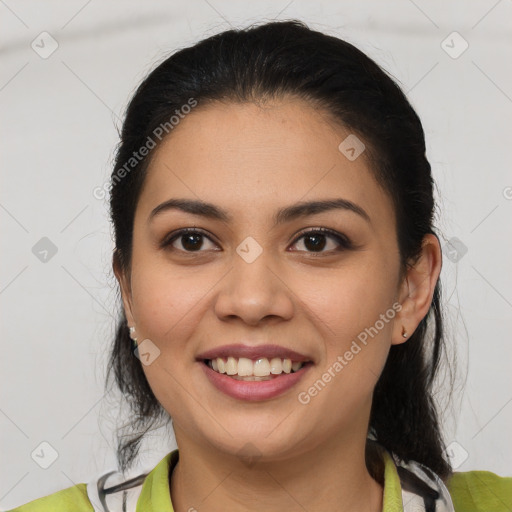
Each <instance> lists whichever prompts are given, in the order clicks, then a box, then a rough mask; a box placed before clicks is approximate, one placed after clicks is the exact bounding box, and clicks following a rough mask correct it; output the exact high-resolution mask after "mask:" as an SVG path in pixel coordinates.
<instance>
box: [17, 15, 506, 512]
mask: <svg viewBox="0 0 512 512" xmlns="http://www.w3.org/2000/svg"><path fill="white" fill-rule="evenodd" d="M110 192H111V216H112V221H113V225H114V234H115V244H116V250H115V253H114V257H113V270H114V273H115V275H116V278H117V279H118V282H119V285H120V291H121V296H122V302H123V315H122V318H121V320H120V322H119V325H118V328H117V336H116V339H115V342H114V345H113V350H112V354H111V361H110V362H111V365H110V371H111V373H110V377H111V376H112V375H113V376H114V377H115V379H116V382H117V384H118V386H119V388H120V389H121V391H122V392H123V394H124V395H125V397H126V398H127V400H128V403H129V404H130V405H131V407H132V411H133V427H134V429H133V431H134V432H137V433H135V434H133V435H132V436H128V438H126V437H124V436H123V437H120V444H119V449H118V456H119V465H120V470H121V471H122V472H124V471H126V469H128V468H129V467H130V466H131V465H132V464H133V462H134V460H135V458H136V455H137V452H138V447H139V444H140V442H141V439H142V437H143V435H144V433H145V432H147V431H148V430H149V429H150V428H151V427H152V426H153V425H154V424H156V422H157V421H158V420H159V419H162V418H166V417H167V418H172V425H173V429H174V433H175V436H176V441H177V446H178V450H174V451H173V452H171V453H169V454H168V455H167V456H166V457H165V458H163V459H162V461H161V462H160V463H159V464H158V465H157V466H156V467H155V468H154V469H153V470H152V471H151V472H150V473H149V475H141V476H140V477H139V478H135V479H131V480H129V481H122V478H121V475H122V473H120V474H118V475H116V474H105V475H102V476H101V478H99V479H97V480H94V481H93V482H91V483H90V484H89V485H87V486H86V484H79V485H76V486H74V487H70V488H68V489H65V490H63V491H60V492H59V493H56V494H53V495H51V496H49V497H46V498H41V499H39V500H35V501H33V502H32V503H30V504H27V505H25V506H21V507H19V508H17V509H15V510H19V511H20V512H31V511H39V510H54V511H60V510H62V511H63V510H66V511H75V510H76V511H82V510H83V511H85V510H111V511H113V510H137V512H140V511H145V512H146V511H159V512H169V511H171V510H174V511H176V512H184V511H193V510H199V511H200V510H208V511H221V510H222V511H225V510H229V511H231V510H234V511H252V510H270V511H274V510H275V511H278V510H287V511H295V510H297V511H299V510H301V511H304V510H307V511H318V510H322V511H340V510H347V511H348V510H350V511H366V512H367V511H372V512H377V511H381V510H385V511H395V510H396V511H398V510H402V509H403V507H404V508H405V510H415V511H419V510H427V511H434V510H436V511H438V512H439V511H449V510H455V511H457V512H459V511H479V510H482V511H484V510H485V511H486V512H489V511H491V510H492V511H501V510H503V511H504V510H510V509H511V508H512V478H506V477H500V476H498V475H496V474H494V473H490V472H487V471H470V472H465V473H460V472H459V473H456V472H454V471H453V470H452V467H451V466H450V461H449V457H448V456H446V452H445V445H444V443H443V440H442V436H441V428H440V425H439V421H438V416H437V411H436V408H435V405H434V401H433V397H432V383H433V379H434V377H435V376H436V373H437V370H438V367H439V362H440V357H441V354H442V352H443V346H444V345H443V315H442V310H441V288H440V281H439V274H440V271H441V264H442V260H441V249H440V244H439V240H438V237H437V235H436V233H435V230H434V226H433V215H434V209H435V205H434V200H433V180H432V176H431V170H430V165H429V163H428V161H427V160H426V158H425V141H424V133H423V129H422V126H421V123H420V120H419V119H418V117H417V115H416V113H415V112H414V110H413V109H412V107H411V105H410V104H409V102H408V101H407V99H406V98H405V96H404V95H403V93H402V92H401V91H400V89H399V87H398V86H397V85H396V84H395V83H394V81H393V80H392V79H390V78H389V77H388V76H387V75H386V74H385V72H383V71H382V70H381V69H380V68H379V67H378V66H377V64H376V63H374V62H373V61H372V60H370V59H369V58H368V57H367V56H366V55H364V54H363V53H362V52H361V51H359V50H357V49H356V48H355V47H353V46H352V45H350V44H348V43H347V42H345V41H342V40H340V39H337V38H334V37H331V36H327V35H324V34H322V33H319V32H316V31H312V30H310V29H309V28H308V27H307V26H306V25H304V24H303V23H301V22H298V21H291V22H275V23H268V24H265V25H261V26H256V27H252V28H249V29H245V30H240V31H235V30H231V31H228V32H224V33H221V34H218V35H216V36H213V37H210V38H208V39H206V40H204V41H202V42H200V43H198V44H196V45H194V46H192V47H190V48H186V49H183V50H181V51H179V52H177V53H175V54H174V55H172V56H171V57H169V58H168V59H167V60H165V61H164V62H163V63H162V64H161V65H159V66H158V67H157V68H156V69H155V70H154V71H153V72H151V73H150V75H149V76H148V77H147V78H146V79H145V80H144V82H143V83H142V84H141V86H140V87H139V88H138V90H137V91H136V93H135V95H134V97H133V99H132V101H131V103H130V105H129V108H128V111H127V115H126V118H125V122H124V125H123V129H122V134H121V143H120V146H119V148H118V153H117V160H116V165H115V168H114V171H113V173H112V179H111V190H110ZM140 432H142V433H140Z"/></svg>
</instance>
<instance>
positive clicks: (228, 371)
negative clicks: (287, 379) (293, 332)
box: [203, 357, 313, 381]
mask: <svg viewBox="0 0 512 512" xmlns="http://www.w3.org/2000/svg"><path fill="white" fill-rule="evenodd" d="M203 363H204V364H206V365H207V366H208V367H209V368H211V369H212V370H213V371H214V372H217V373H221V374H225V375H226V376H228V377H231V378H233V379H235V380H243V381H265V380H272V379H275V378H276V377H279V376H281V375H285V374H290V373H296V372H298V371H300V370H301V369H302V368H303V367H305V366H308V365H311V364H313V363H312V362H311V361H292V360H291V359H288V358H284V359H282V358H279V357H273V358H271V359H268V358H266V357H260V358H258V359H255V360H252V359H249V358H246V357H240V358H237V357H216V358H215V359H203Z"/></svg>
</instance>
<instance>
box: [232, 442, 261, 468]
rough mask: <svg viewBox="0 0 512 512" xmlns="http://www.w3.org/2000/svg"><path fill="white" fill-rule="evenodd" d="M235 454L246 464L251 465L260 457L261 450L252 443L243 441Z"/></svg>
mask: <svg viewBox="0 0 512 512" xmlns="http://www.w3.org/2000/svg"><path fill="white" fill-rule="evenodd" d="M237 455H238V457H240V459H241V460H242V462H243V463H244V464H245V465H246V466H248V467H251V466H253V465H254V463H255V462H256V461H257V460H258V459H260V458H261V451H260V450H259V448H258V447H257V446H255V445H254V444H252V443H245V444H244V446H242V448H241V449H240V450H238V452H237Z"/></svg>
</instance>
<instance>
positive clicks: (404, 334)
mask: <svg viewBox="0 0 512 512" xmlns="http://www.w3.org/2000/svg"><path fill="white" fill-rule="evenodd" d="M402 338H407V333H406V332H405V327H404V326H403V325H402Z"/></svg>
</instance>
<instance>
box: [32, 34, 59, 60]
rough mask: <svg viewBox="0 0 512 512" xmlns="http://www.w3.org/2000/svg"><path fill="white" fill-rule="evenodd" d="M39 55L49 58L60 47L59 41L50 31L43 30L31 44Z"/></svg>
mask: <svg viewBox="0 0 512 512" xmlns="http://www.w3.org/2000/svg"><path fill="white" fill-rule="evenodd" d="M30 46H31V47H32V50H34V51H35V52H36V53H37V54H38V55H39V57H41V58H42V59H47V58H48V57H50V55H52V53H53V52H55V50H57V48H58V47H59V43H57V41H56V40H55V38H53V37H52V35H51V34H49V33H48V32H41V33H40V34H39V35H38V36H37V37H36V38H35V39H34V40H33V41H32V43H31V44H30Z"/></svg>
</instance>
